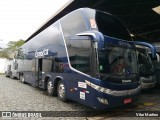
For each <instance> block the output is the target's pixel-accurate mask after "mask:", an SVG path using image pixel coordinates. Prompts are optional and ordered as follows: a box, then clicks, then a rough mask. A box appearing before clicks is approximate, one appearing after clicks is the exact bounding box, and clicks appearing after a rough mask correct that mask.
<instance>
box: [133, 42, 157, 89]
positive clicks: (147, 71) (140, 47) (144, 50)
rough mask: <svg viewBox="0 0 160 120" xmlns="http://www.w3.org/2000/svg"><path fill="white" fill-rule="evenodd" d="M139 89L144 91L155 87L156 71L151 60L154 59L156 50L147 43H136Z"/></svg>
mask: <svg viewBox="0 0 160 120" xmlns="http://www.w3.org/2000/svg"><path fill="white" fill-rule="evenodd" d="M135 44H136V48H137V56H138V64H139V74H140V82H141V89H142V90H146V89H150V88H154V87H155V86H156V71H155V68H154V65H153V63H152V59H155V58H156V48H155V47H154V45H152V44H150V43H147V42H140V41H136V42H135Z"/></svg>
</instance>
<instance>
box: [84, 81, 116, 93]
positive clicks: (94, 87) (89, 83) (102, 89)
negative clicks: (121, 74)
mask: <svg viewBox="0 0 160 120" xmlns="http://www.w3.org/2000/svg"><path fill="white" fill-rule="evenodd" d="M85 82H86V83H87V85H88V86H90V87H92V88H93V89H95V90H97V91H99V92H102V93H106V94H112V92H113V90H111V89H107V88H104V87H101V86H99V85H95V84H93V83H91V82H89V81H87V80H85Z"/></svg>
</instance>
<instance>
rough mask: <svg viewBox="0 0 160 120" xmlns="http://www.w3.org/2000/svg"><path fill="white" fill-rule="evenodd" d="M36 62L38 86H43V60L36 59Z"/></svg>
mask: <svg viewBox="0 0 160 120" xmlns="http://www.w3.org/2000/svg"><path fill="white" fill-rule="evenodd" d="M35 60H36V76H35V77H36V85H37V86H41V85H42V61H43V59H42V58H38V59H35Z"/></svg>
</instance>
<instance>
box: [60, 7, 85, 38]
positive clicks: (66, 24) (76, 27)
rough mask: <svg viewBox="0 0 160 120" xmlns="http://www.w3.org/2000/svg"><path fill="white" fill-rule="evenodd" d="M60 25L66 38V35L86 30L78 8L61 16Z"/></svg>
mask: <svg viewBox="0 0 160 120" xmlns="http://www.w3.org/2000/svg"><path fill="white" fill-rule="evenodd" d="M61 26H62V30H63V33H64V36H65V38H66V39H67V37H68V36H71V35H74V34H76V33H80V32H84V31H86V22H85V21H84V18H83V14H82V12H81V11H80V10H78V11H74V12H72V13H70V14H68V15H66V16H65V17H63V18H62V19H61Z"/></svg>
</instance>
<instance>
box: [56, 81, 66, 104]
mask: <svg viewBox="0 0 160 120" xmlns="http://www.w3.org/2000/svg"><path fill="white" fill-rule="evenodd" d="M57 95H58V98H59V99H60V100H61V101H63V102H66V101H67V96H66V87H65V84H64V82H63V81H62V80H60V81H59V82H58V86H57Z"/></svg>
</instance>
